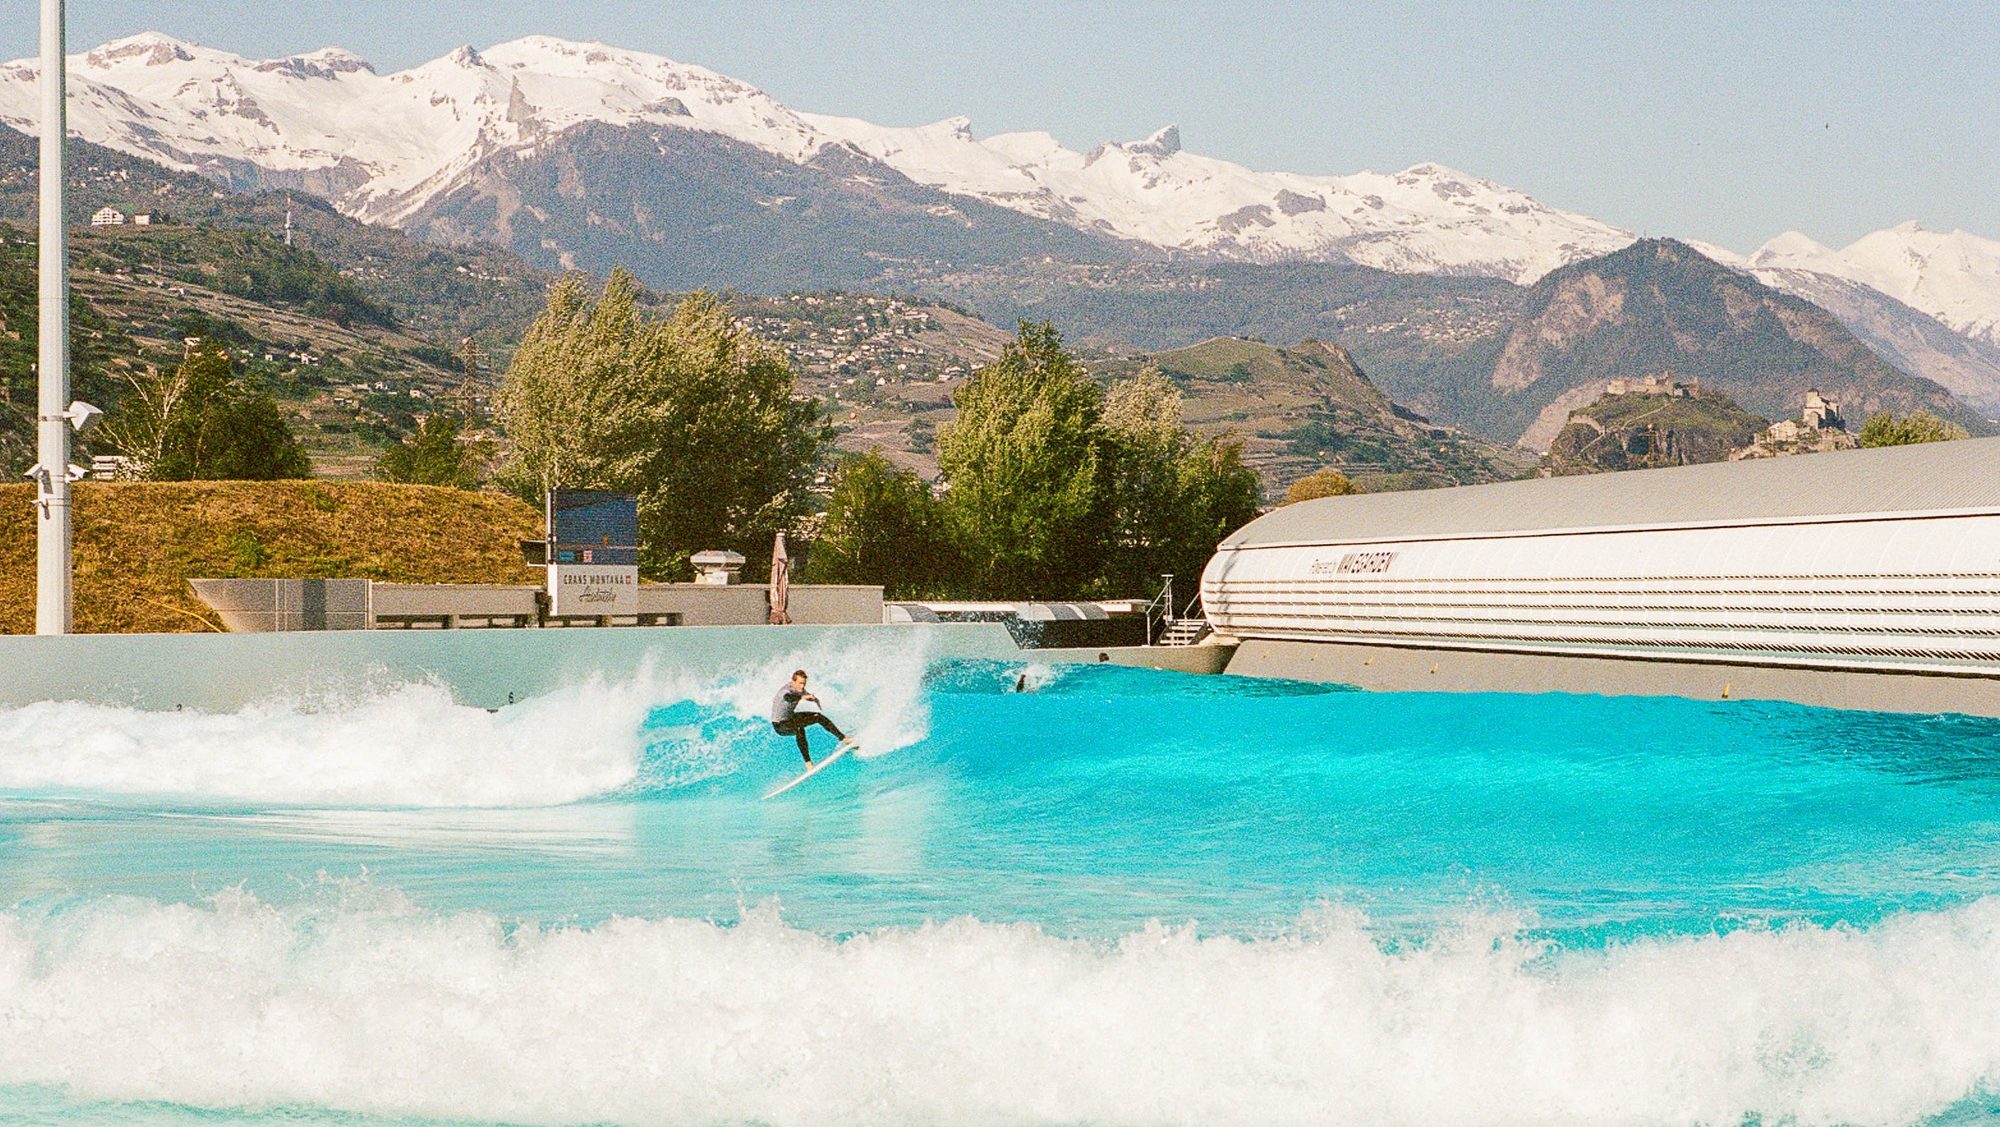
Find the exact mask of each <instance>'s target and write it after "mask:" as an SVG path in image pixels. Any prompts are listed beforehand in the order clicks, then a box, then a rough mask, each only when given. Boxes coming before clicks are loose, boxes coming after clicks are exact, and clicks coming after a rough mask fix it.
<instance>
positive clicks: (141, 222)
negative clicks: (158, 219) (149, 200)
mask: <svg viewBox="0 0 2000 1127" xmlns="http://www.w3.org/2000/svg"><path fill="white" fill-rule="evenodd" d="M127 222H129V223H131V224H132V225H133V226H134V227H150V226H152V224H153V216H152V213H151V212H145V211H142V212H139V213H138V214H137V215H133V216H131V217H130V218H129V219H128V218H127V217H126V215H125V213H124V212H122V211H119V210H118V209H117V208H115V207H100V208H98V209H97V210H96V211H94V212H92V213H91V215H90V225H91V226H92V227H123V226H125V224H126V223H127Z"/></svg>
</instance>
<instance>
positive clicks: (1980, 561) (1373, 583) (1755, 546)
mask: <svg viewBox="0 0 2000 1127" xmlns="http://www.w3.org/2000/svg"><path fill="white" fill-rule="evenodd" d="M1343 567H1345V568H1347V569H1348V570H1342V569H1343ZM1202 597H1203V603H1204V605H1205V606H1206V608H1207V613H1208V618H1209V621H1210V622H1211V623H1213V624H1214V626H1215V628H1216V630H1217V631H1218V632H1220V633H1222V634H1225V635H1230V636H1234V637H1237V638H1271V639H1287V640H1304V641H1327V642H1349V643H1352V642H1362V643H1369V642H1373V643H1377V644H1404V645H1424V646H1460V647H1475V648H1492V649H1505V650H1522V651H1532V652H1562V653H1569V654H1580V653H1581V654H1598V655H1627V656H1647V657H1677V658H1696V659H1702V658H1708V659H1715V660H1729V661H1755V662H1760V663H1762V662H1769V663H1774V664H1809V665H1814V666H1834V667H1843V668H1896V669H1913V668H1925V669H1935V670H1941V671H1948V672H1960V673H1975V674H1983V675H2000V513H1993V512H1988V513H1976V514H1964V513H1957V514H1951V515H1939V516H1906V515H1901V514H1889V515H1882V516H1879V517H1857V518H1853V519H1833V520H1825V521H1820V522H1810V521H1805V522H1799V521H1793V522H1787V523H1770V524H1756V523H1745V524H1742V525H1732V526H1726V527H1714V526H1710V527H1702V528H1652V529H1644V528H1641V529H1626V530H1617V531H1583V532H1533V533H1527V534H1511V535H1508V534H1502V535H1494V536H1487V537H1478V536H1466V535H1465V534H1464V533H1462V532H1460V533H1456V534H1455V535H1454V537H1453V538H1450V539H1436V540H1424V539H1409V540H1404V541H1388V542H1385V541H1381V540H1369V541H1365V542H1355V541H1346V542H1342V541H1337V540H1334V541H1329V542H1327V543H1324V544H1297V543H1293V544H1268V545H1260V544H1254V543H1250V544H1246V543H1242V542H1232V543H1227V544H1225V545H1224V546H1223V547H1222V548H1221V549H1220V550H1219V551H1218V552H1217V554H1216V556H1215V558H1214V559H1213V560H1212V561H1211V562H1210V564H1209V567H1208V569H1207V572H1206V573H1205V574H1204V575H1203V577H1202Z"/></svg>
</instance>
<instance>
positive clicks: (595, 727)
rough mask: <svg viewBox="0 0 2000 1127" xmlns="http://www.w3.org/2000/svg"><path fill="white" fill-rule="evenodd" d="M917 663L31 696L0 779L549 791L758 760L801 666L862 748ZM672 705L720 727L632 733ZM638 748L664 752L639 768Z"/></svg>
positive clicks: (12, 724) (516, 794) (888, 650)
mask: <svg viewBox="0 0 2000 1127" xmlns="http://www.w3.org/2000/svg"><path fill="white" fill-rule="evenodd" d="M924 661H925V658H924V654H923V651H922V648H921V647H920V646H902V647H890V646H888V645H885V644H882V643H879V642H867V643H858V644H857V643H853V642H840V641H831V642H826V643H822V644H821V645H819V646H816V647H812V648H809V649H807V650H804V651H802V652H799V653H794V654H788V655H786V656H785V657H783V658H780V659H778V660H774V661H771V662H769V663H766V664H764V665H757V666H746V667H744V668H739V669H727V670H711V671H707V672H705V673H704V674H702V675H700V676H694V675H689V674H685V673H671V674H670V673H663V672H658V671H656V670H653V669H650V668H649V669H642V670H640V671H637V672H636V673H633V674H630V675H628V676H626V677H624V678H622V679H612V678H608V677H601V678H598V679H594V680H592V681H590V682H588V683H585V684H580V685H575V686H571V687H569V688H566V689H562V690H558V691H556V692H552V693H549V694H547V695H545V696H540V697H535V698H531V699H529V700H526V701H523V702H521V703H519V704H515V705H511V706H509V707H507V708H504V709H501V710H499V711H498V712H491V713H489V712H487V711H486V710H485V709H483V708H475V707H469V706H466V705H461V704H458V703H455V702H454V701H453V700H452V698H451V694H450V693H449V692H448V691H447V690H446V689H444V688H442V687H440V686H437V685H431V684H409V685H401V686H394V687H389V688H385V689H379V690H374V691H370V692H368V693H364V694H359V695H356V696H353V697H351V698H348V699H344V700H334V701H295V700H272V701H265V702H260V703H257V704H253V705H250V706H248V707H245V708H243V709H241V710H238V711H235V712H229V713H204V712H198V711H192V710H190V711H184V712H149V711H144V710H140V709H134V708H120V707H110V706H103V705H92V704H83V703H77V702H46V703H40V704H33V705H28V706H26V707H22V708H15V709H8V710H4V711H0V790H12V791H26V792H46V791H82V792H93V793H101V794H112V795H154V796H177V797H184V796H196V797H200V798H206V799H213V800H217V801H224V802H247V803H281V804H304V805H324V806H341V805H359V806H551V805H561V804H565V803H572V802H578V801H582V800H585V799H589V798H594V797H599V796H604V795H609V794H614V793H617V792H619V791H621V790H625V789H629V788H631V787H632V786H634V785H635V784H644V785H667V786H678V785H686V784H687V783H690V782H694V781H699V780H701V779H705V778H712V777H716V776H719V775H726V774H729V773H731V772H733V771H736V770H739V769H741V768H742V767H744V766H745V765H746V764H748V763H754V762H759V761H760V759H759V757H765V758H762V759H761V761H762V762H765V763H768V762H771V760H770V759H769V758H768V756H770V755H771V754H772V753H771V748H770V744H769V741H770V740H771V739H772V738H774V737H772V736H771V732H770V729H769V728H768V726H766V710H767V709H768V708H769V706H770V700H771V694H772V693H773V692H774V691H775V690H776V688H777V686H778V685H780V684H782V683H783V682H784V680H785V679H786V678H787V677H788V676H789V675H790V673H791V671H792V669H793V668H795V667H797V666H805V667H806V668H809V669H811V670H812V671H813V674H814V686H813V687H814V689H815V690H816V691H817V692H818V693H819V695H821V696H822V697H823V698H824V699H825V701H826V704H827V708H828V710H829V712H830V713H831V714H832V715H833V716H834V717H835V718H836V719H837V720H838V721H841V722H842V723H843V724H845V725H846V726H847V730H848V732H849V733H850V734H852V735H856V736H858V737H860V739H861V740H862V743H863V748H864V752H863V754H867V755H879V754H883V753H885V752H888V751H892V750H895V749H897V748H900V747H904V746H907V745H908V744H910V743H913V742H915V741H916V740H919V739H921V738H923V736H924V734H925V732H926V731H927V730H928V719H929V717H928V712H927V710H926V708H925V706H924V704H923V700H922V692H923V671H924ZM677 702H692V703H694V704H695V705H697V706H699V707H702V708H705V709H707V710H709V711H710V712H712V713H714V714H716V715H719V716H722V717H724V718H726V719H727V720H728V721H729V722H731V723H732V724H733V725H734V727H733V730H732V731H729V732H722V733H715V732H710V733H708V734H706V735H704V734H703V733H702V732H701V731H699V730H687V731H678V732H677V731H667V732H652V733H647V732H645V731H644V730H643V729H644V726H645V724H646V720H647V717H648V715H649V714H650V713H651V712H652V711H653V710H654V709H655V708H658V707H661V706H666V705H672V704H675V703H677ZM750 736H754V737H755V739H754V740H752V739H748V738H746V737H750ZM649 746H650V747H651V749H652V751H654V752H656V753H658V754H659V755H661V756H663V757H664V758H665V760H666V761H665V762H662V763H655V764H651V765H645V764H643V762H642V761H643V760H644V758H645V756H646V755H647V754H648V752H649ZM794 758H796V757H794ZM780 760H781V761H783V762H785V763H787V764H789V763H791V762H792V760H789V759H783V758H782V757H780ZM642 766H649V768H650V769H648V770H646V771H644V772H642Z"/></svg>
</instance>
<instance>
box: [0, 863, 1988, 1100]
mask: <svg viewBox="0 0 2000 1127" xmlns="http://www.w3.org/2000/svg"><path fill="white" fill-rule="evenodd" d="M1996 1075H2000V901H1996V900H1988V901H1983V902H1980V903H1977V904H1974V905H1971V906H1968V907H1964V908H1961V909H1956V910H1951V911H1943V912H1933V913H1925V914H1918V915H1910V916H1903V917H1898V918H1893V919H1890V920H1888V921H1886V922H1884V923H1881V924H1879V925H1877V926H1875V927H1872V928H1869V929H1866V930H1854V929H1844V928H1842V929H1820V928H1812V927H1794V928H1788V929H1784V930H1779V931H1764V932H1759V931H1744V932H1737V933H1734V934H1731V935H1727V936H1722V937H1712V936H1711V937H1702V938H1694V939H1671V940H1654V941H1644V942H1637V943H1631V944H1627V945H1622V946H1617V947H1614V948H1611V949H1609V950H1606V951H1567V952H1551V951H1545V950H1542V949H1539V948H1537V947H1536V946H1534V945H1532V944H1525V943H1523V942H1520V941H1518V940H1517V939H1516V938H1515V936H1514V933H1513V932H1512V930H1511V926H1510V925H1508V924H1507V923H1505V922H1503V921H1495V920H1477V919H1475V920H1469V921H1467V922H1466V924H1465V925H1464V926H1463V927H1462V928H1461V929H1460V930H1458V931H1456V932H1454V933H1453V934H1450V935H1444V936H1440V937H1437V938H1435V939H1434V940H1433V941H1431V942H1430V943H1427V944H1423V945H1419V946H1415V947H1409V946H1405V947H1399V948H1393V949H1385V948H1384V947H1383V946H1381V945H1379V944H1378V942H1377V941H1376V940H1375V939H1374V938H1372V937H1371V935H1370V933H1369V931H1368V929H1367V926H1366V922H1365V921H1363V920H1361V919H1359V918H1358V917H1353V916H1348V915H1342V914H1337V913H1329V914H1326V915H1324V916H1323V917H1320V918H1317V919H1313V920H1308V921H1305V922H1304V923H1303V924H1302V925H1301V927H1300V928H1299V929H1298V931H1297V933H1296V934H1294V935H1292V936H1290V937H1287V938H1281V939H1269V940H1259V941H1246V940H1238V939H1229V938H1201V937H1198V936H1196V935H1195V934H1193V933H1191V932H1189V931H1186V930H1180V929H1173V928H1164V927H1158V926H1155V927H1149V928H1146V929H1144V930H1141V931H1139V932H1136V933H1134V934H1131V935H1128V936H1126V937H1125V938H1124V939H1122V940H1120V941H1118V942H1116V943H1112V944H1101V943H1088V942H1083V941H1077V940H1067V939H1059V938H1055V937H1051V936H1049V935H1046V934H1044V933H1043V932H1041V931H1040V930H1038V929H1036V928H1033V927H1028V926H996V925H992V924H985V923H979V922H974V921H956V922H950V923H943V924H937V925H932V926H926V927H921V928H915V929H902V930H888V931H882V932H877V933H872V934H866V935H862V936H857V937H854V938H850V939H847V940H845V941H836V940H832V939H828V938H824V937H821V936H818V935H815V934H812V933H810V932H805V931H801V930H798V929H794V928H791V927H789V926H787V925H785V924H784V923H783V922H782V921H781V920H779V919H778V917H777V914H776V912H775V911H774V910H771V909H768V908H766V909H757V910H753V911H751V912H749V913H747V915H746V917H745V918H744V919H743V920H742V921H741V922H740V924H738V925H735V926H719V925H716V924H713V923H710V922H706V921H697V920H679V919H668V920H652V921H648V920H638V919H618V920H613V921H611V922H608V923H604V924H601V925H599V926H596V927H593V928H588V929H585V928H557V929H552V930H538V929H534V928H518V929H509V928H507V927H505V926H503V925H502V923H501V922H500V921H498V920H496V919H494V918H493V917H490V916H486V915H482V914H472V913H468V914H451V915H434V914H428V913H425V912H422V911H418V910H416V909H413V908H412V907H410V906H409V905H408V904H406V903H404V902H402V901H401V900H400V898H399V897H398V896H396V894H394V893H393V892H392V891H388V890H383V889H380V888H372V887H369V886H366V885H363V886H360V887H352V888H348V889H346V890H344V891H342V892H341V893H340V894H338V895H330V896H329V898H328V902H325V903H319V904H316V905H312V906H297V907H289V908H280V907H274V906H271V905H268V904H264V903H260V902H258V901H256V900H254V899H251V898H250V897H248V896H245V895H242V894H240V893H232V894H229V895H225V896H221V897H218V898H216V899H215V900H213V901H211V902H209V903H207V904H205V905H200V906H185V905H164V904H159V903H154V902H151V901H131V900H108V901H103V902H99V903H95V904H91V905H86V906H80V907H71V908H68V909H67V910H63V911H58V912H49V913H36V912H29V911H25V910H16V911H15V912H13V913H10V914H6V915H0V1085H62V1086H65V1087H66V1088H67V1089H68V1090H69V1091H70V1092H72V1093H73V1094H74V1095H75V1096H76V1097H78V1098H81V1099H88V1100H166V1101H172V1102H176V1103H183V1104H191V1105H198V1106H220V1107H261V1106H271V1105H276V1104H287V1105H302V1104H310V1105H319V1106H326V1107H335V1108H344V1109H349V1110H354V1111H362V1112H372V1113H378V1114H398V1115H410V1114H415V1115H432V1116H441V1117H454V1118H457V1117H473V1118H494V1119H503V1120H508V1121H523V1122H563V1123H574V1122H614V1123H635V1124H636V1123H647V1124H711V1123H740V1122H759V1123H768V1124H776V1125H786V1124H835V1125H838V1124H885V1123H983V1124H1016V1123H1047V1122H1063V1123H1085V1122H1088V1123H1147V1124H1181V1123H1186V1124H1238V1123H1241V1124H1284V1123H1301V1124H1303V1123H1312V1124H1350V1123H1351V1124H1370V1125H1378V1124H1436V1123H1452V1124H1515V1123H1536V1124H1550V1123H1589V1124H1605V1123H1611V1124H1693V1123H1737V1122H1741V1121H1742V1120H1743V1119H1744V1118H1745V1117H1746V1116H1755V1117H1761V1118H1762V1119H1763V1120H1764V1121H1766V1122H1771V1121H1784V1122H1795V1123H1799V1124H1832V1123H1862V1124H1901V1123H1909V1122H1913V1121H1916V1120H1919V1119H1921V1118H1923V1117H1925V1116H1926V1115H1929V1114H1933V1113H1936V1112H1938V1111H1940V1110H1941V1109H1944V1108H1947V1107H1949V1106H1951V1105H1952V1104H1954V1103H1955V1102H1957V1101H1960V1100H1962V1099H1964V1098H1966V1097H1967V1096H1968V1095H1970V1094H1973V1093H1975V1092H1977V1091H1978V1090H1979V1089H1980V1086H1981V1085H1983V1084H1990V1083H1991V1082H1992V1081H1993V1079H1994V1078H1995V1076H1996Z"/></svg>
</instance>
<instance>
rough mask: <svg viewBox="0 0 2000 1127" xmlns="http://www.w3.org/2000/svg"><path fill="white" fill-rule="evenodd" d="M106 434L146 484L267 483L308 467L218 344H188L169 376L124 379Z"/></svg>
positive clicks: (272, 406)
mask: <svg viewBox="0 0 2000 1127" xmlns="http://www.w3.org/2000/svg"><path fill="white" fill-rule="evenodd" d="M131 383H132V394H130V395H128V396H127V397H126V398H125V401H124V403H123V404H122V405H121V408H120V410H119V414H118V417H117V418H115V419H112V420H109V425H108V426H107V427H106V428H105V430H106V439H107V441H108V442H109V443H110V444H111V446H112V447H113V448H114V449H116V450H117V451H118V452H119V453H120V454H123V455H125V456H126V457H128V458H130V459H132V461H133V464H134V466H135V468H136V472H137V475H138V476H139V477H142V478H146V479H149V480H153V481H195V480H209V479H241V480H249V481H275V480H280V479H285V478H303V477H311V476H312V465H311V463H310V462H309V461H308V460H307V459H306V456H305V452H304V451H303V450H301V449H300V448H299V443H298V439H297V438H296V437H295V436H294V435H293V434H292V429H291V427H290V425H288V424H287V423H286V422H285V418H284V415H283V414H281V413H280V412H279V410H278V405H277V404H276V403H275V402H273V401H272V399H271V397H270V396H269V395H267V394H265V393H264V392H262V391H261V390H258V389H257V388H254V387H251V386H250V385H248V384H247V383H246V382H245V381H243V380H242V379H240V378H239V377H238V376H237V373H236V370H235V365H234V364H233V363H232V362H231V361H230V359H229V354H228V353H227V352H226V351H224V350H223V349H222V348H220V347H217V346H215V345H213V344H209V343H207V342H201V343H197V344H194V345H191V346H190V347H189V349H188V352H187V355H186V356H185V357H184V358H183V359H182V360H181V362H180V364H179V365H178V366H177V367H176V368H175V369H174V370H173V371H172V372H170V373H160V372H151V373H147V374H145V375H138V376H134V377H132V378H131Z"/></svg>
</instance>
